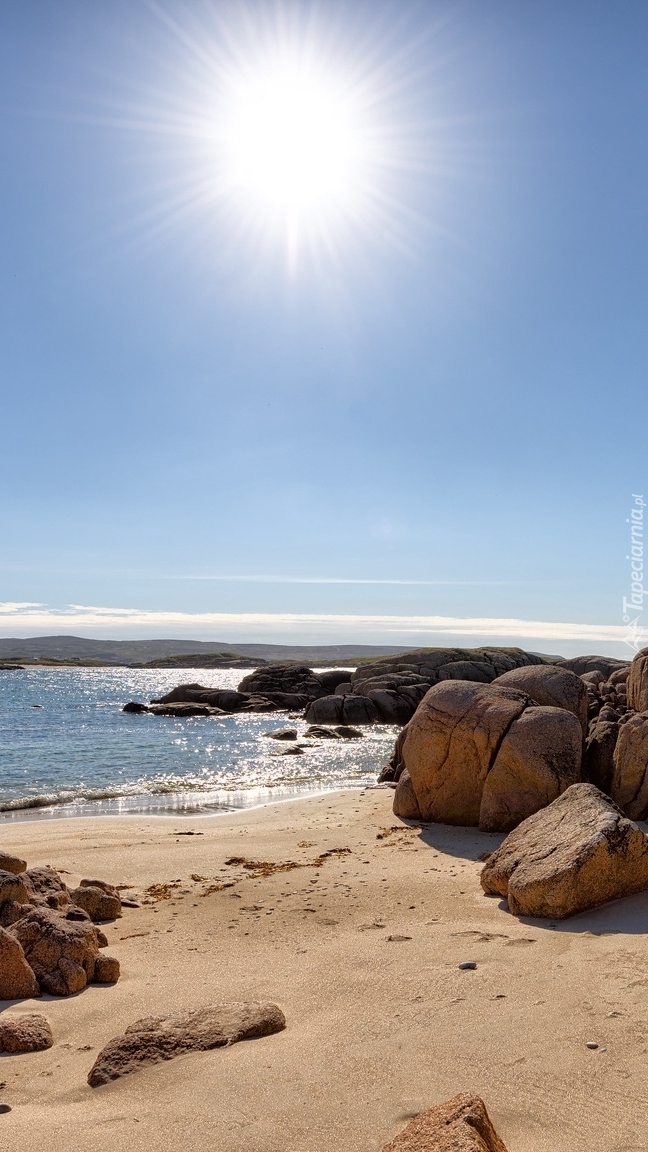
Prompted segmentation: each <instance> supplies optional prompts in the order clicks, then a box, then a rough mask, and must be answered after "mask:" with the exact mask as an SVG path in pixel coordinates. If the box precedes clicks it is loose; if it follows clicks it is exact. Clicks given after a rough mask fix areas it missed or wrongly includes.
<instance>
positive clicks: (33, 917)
mask: <svg viewBox="0 0 648 1152" xmlns="http://www.w3.org/2000/svg"><path fill="white" fill-rule="evenodd" d="M8 932H9V933H10V934H11V935H12V936H13V937H14V939H15V940H17V941H18V943H19V944H20V946H21V948H22V950H23V952H24V954H25V959H26V960H27V963H28V964H29V966H30V968H31V969H32V971H33V973H34V975H35V976H36V979H37V980H38V983H39V985H40V987H41V988H42V989H43V991H45V992H51V993H52V994H53V995H54V996H71V995H72V993H74V992H80V991H81V990H82V989H83V988H85V986H86V984H89V983H91V982H92V981H93V980H94V979H95V962H96V960H97V957H98V955H99V939H98V936H97V930H96V928H95V927H94V925H93V924H92V923H91V922H90V921H89V920H77V919H76V918H75V919H74V920H69V919H68V918H67V917H65V916H61V915H60V914H59V913H57V912H56V911H55V910H54V909H51V908H33V909H32V910H31V912H29V913H28V914H27V915H26V916H23V917H22V919H21V920H19V921H18V922H17V923H16V924H14V925H13V926H12V927H11V928H10V929H8ZM102 982H103V981H102Z"/></svg>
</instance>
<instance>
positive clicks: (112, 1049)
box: [88, 1004, 286, 1088]
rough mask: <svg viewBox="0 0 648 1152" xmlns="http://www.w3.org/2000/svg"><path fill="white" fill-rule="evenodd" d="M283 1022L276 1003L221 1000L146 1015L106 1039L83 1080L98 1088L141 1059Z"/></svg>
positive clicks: (165, 1056) (262, 1031) (245, 1036)
mask: <svg viewBox="0 0 648 1152" xmlns="http://www.w3.org/2000/svg"><path fill="white" fill-rule="evenodd" d="M285 1027H286V1020H285V1017H284V1014H283V1012H282V1011H281V1009H280V1008H278V1007H277V1005H276V1004H232V1005H225V1004H221V1005H218V1006H216V1007H209V1008H194V1009H190V1010H188V1011H184V1012H173V1013H171V1014H169V1015H167V1016H146V1017H144V1019H142V1020H136V1021H135V1023H134V1024H131V1025H130V1027H128V1028H127V1029H126V1031H125V1033H124V1034H123V1035H122V1036H116V1037H115V1038H114V1039H113V1040H110V1041H109V1042H108V1044H106V1046H105V1048H103V1049H102V1050H101V1052H100V1053H99V1055H98V1056H97V1059H96V1060H95V1062H94V1064H93V1066H92V1068H91V1069H90V1072H89V1074H88V1084H89V1085H90V1087H91V1088H98V1087H99V1085H101V1084H107V1083H108V1082H109V1081H110V1080H116V1079H117V1078H118V1077H119V1076H126V1075H127V1074H128V1073H129V1072H134V1071H135V1070H136V1069H137V1068H141V1067H142V1066H143V1065H146V1064H157V1063H158V1061H160V1060H173V1058H174V1056H182V1055H183V1054H184V1053H185V1052H207V1051H209V1050H210V1049H212V1048H222V1047H224V1046H225V1045H230V1044H235V1043H236V1042H237V1041H238V1040H251V1039H252V1038H254V1037H257V1036H270V1035H272V1033H273V1032H281V1031H282V1030H283V1029H284V1028H285Z"/></svg>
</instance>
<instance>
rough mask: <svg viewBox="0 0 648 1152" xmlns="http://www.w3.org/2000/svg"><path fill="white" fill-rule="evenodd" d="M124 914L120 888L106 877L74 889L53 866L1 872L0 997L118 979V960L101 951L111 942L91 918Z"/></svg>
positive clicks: (65, 990)
mask: <svg viewBox="0 0 648 1152" xmlns="http://www.w3.org/2000/svg"><path fill="white" fill-rule="evenodd" d="M5 858H6V857H5ZM16 859H17V858H16ZM19 862H20V863H21V864H24V863H25V861H23V860H21V861H19ZM119 915H121V899H120V896H119V891H118V889H117V888H115V887H113V885H112V884H107V883H106V881H105V880H82V881H81V883H80V885H79V887H78V888H76V889H74V890H73V891H72V892H70V891H69V890H68V888H67V886H66V885H65V884H64V882H63V881H62V880H61V878H60V876H59V874H58V872H56V871H55V869H54V868H51V867H49V866H45V867H41V868H28V869H26V870H25V871H24V872H20V873H18V874H17V873H13V872H3V871H0V1000H1V999H5V1000H16V999H20V998H22V997H24V996H39V995H40V993H41V991H46V992H51V993H53V994H54V995H57V996H69V995H71V993H73V992H78V991H80V990H81V989H82V988H84V987H85V985H86V984H87V983H89V982H90V981H95V982H96V983H101V984H111V983H114V982H115V981H116V980H117V979H118V978H119V962H118V961H117V960H115V959H113V958H112V957H109V956H103V955H100V954H99V949H100V948H104V947H105V946H106V945H107V943H108V941H107V939H106V937H105V935H104V933H103V932H102V931H101V929H99V928H95V926H94V924H93V923H92V920H93V919H94V920H96V921H102V920H112V919H114V918H115V917H116V916H119ZM5 929H7V931H5Z"/></svg>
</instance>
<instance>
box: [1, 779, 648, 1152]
mask: <svg viewBox="0 0 648 1152" xmlns="http://www.w3.org/2000/svg"><path fill="white" fill-rule="evenodd" d="M392 799H393V792H392V791H391V790H390V789H367V790H365V791H346V792H336V793H327V794H325V795H320V796H313V797H309V798H306V799H302V800H298V801H293V802H289V803H280V804H273V805H267V806H265V807H262V808H258V809H254V810H248V811H245V812H237V813H232V814H228V815H225V816H215V817H206V818H205V817H203V818H192V819H187V818H179V819H178V818H160V817H157V818H147V817H138V816H132V817H127V818H112V817H111V818H94V819H70V820H48V821H46V820H35V821H26V822H22V823H15V824H7V825H5V826H3V828H2V833H1V841H2V846H3V847H4V848H5V849H6V850H9V851H14V852H16V853H18V854H21V855H23V856H24V857H26V858H27V860H28V863H29V865H30V866H32V865H37V864H45V863H49V864H52V865H53V866H54V867H55V868H57V869H59V870H61V871H62V872H63V876H64V879H65V880H66V882H67V883H68V884H69V885H71V886H72V885H75V884H76V883H78V881H79V879H81V878H82V877H100V878H103V879H105V880H108V881H110V882H112V883H115V884H124V885H125V884H128V885H133V888H132V890H128V892H127V893H126V894H129V895H133V896H136V897H137V898H138V899H145V900H147V901H150V902H148V903H145V904H143V906H142V907H140V908H132V909H131V908H126V909H124V913H123V916H122V917H121V918H120V919H119V920H117V921H115V922H114V923H112V924H109V925H107V926H105V930H106V934H107V936H108V937H109V940H110V945H109V948H108V952H109V953H110V954H111V955H114V956H116V957H117V958H118V959H119V960H120V962H121V967H122V976H121V979H120V980H119V982H118V984H116V985H115V986H112V987H107V986H100V985H93V986H90V987H89V988H87V989H86V990H85V991H83V992H82V993H80V994H78V995H76V996H73V997H70V998H67V999H57V998H54V997H49V996H44V997H42V998H41V999H40V1000H38V1001H35V1000H32V1001H24V1002H21V1003H11V1004H7V1002H3V1003H2V1004H1V1008H2V1011H3V1012H6V1013H7V1015H8V1016H14V1015H19V1014H20V1013H22V1012H25V1011H33V1010H36V1011H41V1012H44V1013H45V1015H46V1016H47V1017H48V1019H49V1020H50V1023H51V1025H52V1029H53V1033H54V1046H53V1047H52V1048H51V1049H50V1050H48V1051H45V1052H41V1053H35V1054H30V1055H23V1056H4V1057H0V1081H2V1082H3V1087H2V1089H1V1090H0V1098H1V1099H3V1100H5V1101H6V1102H7V1103H9V1104H11V1106H12V1111H11V1112H10V1113H8V1114H6V1115H3V1116H2V1117H0V1126H1V1127H0V1132H1V1135H0V1145H1V1146H2V1148H3V1149H5V1150H6V1152H14V1150H16V1152H17V1150H18V1149H20V1150H21V1152H32V1150H34V1152H35V1150H36V1149H38V1150H39V1152H40V1149H41V1148H42V1147H43V1146H44V1144H46V1146H47V1147H48V1148H49V1149H51V1150H52V1152H64V1150H65V1152H67V1150H68V1149H69V1148H70V1147H79V1148H83V1149H84V1152H94V1150H95V1149H96V1150H99V1149H106V1148H109V1149H110V1150H111V1152H122V1150H124V1152H126V1150H128V1152H131V1150H132V1149H134V1148H142V1149H150V1148H156V1149H161V1150H165V1152H166V1150H168V1152H171V1150H174V1152H175V1150H177V1149H178V1148H181V1147H188V1148H193V1149H196V1150H203V1149H204V1150H207V1149H209V1150H212V1149H216V1148H217V1149H219V1152H248V1150H250V1152H251V1150H252V1149H255V1150H258V1149H262V1150H264V1152H265V1150H267V1152H275V1150H276V1152H279V1150H281V1152H285V1150H286V1149H290V1150H291V1152H331V1150H332V1149H335V1150H336V1152H338V1150H339V1152H342V1150H344V1152H378V1150H379V1149H380V1148H381V1147H382V1146H383V1144H384V1143H385V1142H386V1141H387V1140H389V1139H390V1138H391V1137H392V1136H393V1135H394V1134H395V1133H396V1132H398V1131H399V1130H400V1129H401V1128H402V1127H403V1126H404V1124H405V1122H406V1121H407V1119H408V1118H410V1117H411V1116H412V1115H413V1114H415V1113H417V1112H418V1111H420V1110H422V1109H424V1108H427V1107H430V1106H432V1105H433V1104H436V1103H439V1102H441V1101H443V1100H445V1099H447V1098H449V1097H451V1096H453V1095H454V1094H455V1093H457V1092H460V1091H468V1092H476V1093H478V1094H480V1095H481V1096H483V1098H484V1100H485V1101H486V1104H487V1107H488V1109H489V1112H490V1114H491V1117H492V1119H493V1121H494V1123H495V1125H496V1127H497V1129H498V1131H499V1132H500V1135H501V1136H502V1138H503V1139H504V1140H505V1141H506V1143H507V1145H508V1147H509V1150H510V1152H571V1150H575V1149H583V1150H585V1149H587V1150H588V1152H639V1150H640V1149H644V1148H648V1133H647V1130H646V1123H645V1115H646V1104H647V1102H648V1089H647V1088H646V1073H647V1071H648V1016H647V1013H646V990H647V989H648V953H647V952H646V946H645V936H644V935H643V933H644V932H645V927H646V923H647V922H648V893H645V894H643V895H640V896H636V897H632V898H629V899H627V900H623V901H619V902H617V903H615V904H613V905H609V906H607V907H605V908H602V909H599V910H597V911H595V912H592V913H588V914H584V915H581V916H578V917H575V918H573V919H572V920H569V921H567V922H564V923H559V924H557V925H551V924H550V923H547V922H539V921H529V920H527V921H520V920H518V919H516V918H514V917H512V916H511V915H510V914H509V913H508V912H507V911H506V909H505V908H504V907H502V906H501V902H500V901H499V900H498V899H497V898H489V897H486V896H484V895H483V893H482V891H481V888H480V886H479V879H478V878H479V871H480V868H481V864H480V863H479V859H478V858H479V856H480V855H481V854H482V853H484V852H488V851H491V850H492V849H493V847H495V846H496V845H497V844H499V843H500V842H501V837H499V836H494V835H488V834H485V833H480V832H478V831H476V830H472V829H468V830H467V829H458V828H448V827H443V826H440V825H425V826H420V825H418V826H408V825H407V824H405V823H403V822H402V821H400V820H398V819H396V818H394V816H393V815H392V812H391V804H392ZM187 833H191V834H189V835H187ZM326 853H328V855H325V854H326ZM232 857H238V858H240V860H243V861H245V863H243V862H239V863H236V864H231V863H230V864H226V861H227V860H228V859H231V858H232ZM251 862H256V863H257V864H260V863H262V864H264V865H265V867H263V868H261V867H255V866H252V867H249V865H250V863H251ZM289 863H292V864H297V865H299V867H290V868H287V869H285V870H281V869H277V870H275V869H273V868H271V867H268V865H269V864H273V865H274V864H276V865H281V864H289ZM246 864H248V867H246ZM154 886H156V887H154ZM147 889H152V893H150V894H149V895H147ZM464 960H474V961H476V962H477V968H476V969H475V970H468V971H464V970H460V969H459V968H458V964H459V963H460V962H462V961H464ZM250 999H253V1000H256V999H258V1000H272V1001H275V1002H276V1003H277V1004H279V1006H280V1007H281V1008H282V1010H283V1011H284V1013H285V1016H286V1020H287V1027H286V1030H285V1031H284V1032H282V1033H279V1034H277V1035H273V1036H268V1037H265V1038H263V1039H258V1040H252V1041H248V1042H245V1043H240V1044H236V1045H234V1046H233V1047H231V1048H228V1049H222V1050H215V1051H210V1052H202V1053H196V1054H190V1055H185V1056H182V1057H179V1058H178V1059H176V1060H173V1061H171V1062H169V1063H165V1064H158V1065H156V1066H154V1067H147V1068H144V1069H142V1070H140V1071H138V1072H136V1073H134V1074H132V1075H129V1076H126V1077H124V1078H122V1079H120V1080H117V1081H115V1082H113V1083H111V1084H108V1085H106V1086H104V1087H100V1088H97V1089H91V1088H89V1087H88V1085H87V1083H86V1076H87V1074H88V1071H89V1069H90V1067H91V1065H92V1063H93V1061H94V1059H95V1056H96V1055H97V1053H98V1051H99V1049H100V1048H101V1047H102V1046H103V1045H104V1044H105V1043H106V1042H107V1041H108V1040H109V1039H110V1038H111V1037H113V1036H115V1035H117V1034H118V1033H120V1032H121V1031H123V1029H124V1028H125V1027H126V1026H127V1025H128V1024H129V1023H132V1022H133V1021H134V1020H136V1019H138V1018H139V1017H141V1016H144V1015H150V1014H162V1013H164V1012H166V1011H170V1010H174V1009H176V1008H190V1007H199V1006H202V1005H207V1004H216V1003H219V1002H221V1001H222V1002H231V1001H240V1000H250ZM588 1041H590V1042H591V1041H594V1042H596V1043H598V1044H599V1048H598V1049H597V1050H590V1049H588V1048H587V1046H586V1045H587V1043H588Z"/></svg>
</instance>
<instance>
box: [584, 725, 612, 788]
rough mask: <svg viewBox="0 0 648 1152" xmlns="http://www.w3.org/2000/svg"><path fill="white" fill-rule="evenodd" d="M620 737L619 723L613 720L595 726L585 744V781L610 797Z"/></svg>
mask: <svg viewBox="0 0 648 1152" xmlns="http://www.w3.org/2000/svg"><path fill="white" fill-rule="evenodd" d="M618 735H619V725H618V723H615V722H614V721H611V720H607V721H600V723H598V724H595V725H594V727H593V728H592V730H591V732H590V734H589V736H588V737H587V740H586V742H585V752H584V754H583V779H584V780H587V781H588V782H589V783H590V784H595V785H596V787H597V788H600V789H601V792H607V793H608V795H609V794H610V790H611V788H612V777H613V775H614V749H615V748H616V742H617V737H618ZM616 803H618V800H617V801H616Z"/></svg>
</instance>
